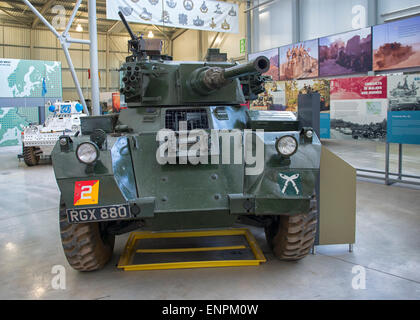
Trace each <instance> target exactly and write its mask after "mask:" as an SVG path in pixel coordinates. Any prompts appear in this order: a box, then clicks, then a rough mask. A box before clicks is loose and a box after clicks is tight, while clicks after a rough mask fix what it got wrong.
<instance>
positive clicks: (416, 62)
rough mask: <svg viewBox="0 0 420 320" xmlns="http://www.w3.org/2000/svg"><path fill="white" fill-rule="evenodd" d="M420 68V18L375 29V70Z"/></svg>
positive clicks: (381, 25) (400, 21)
mask: <svg viewBox="0 0 420 320" xmlns="http://www.w3.org/2000/svg"><path fill="white" fill-rule="evenodd" d="M418 66H420V16H417V17H413V18H408V19H404V20H398V21H394V22H390V23H385V24H380V25H377V26H374V27H373V70H375V71H380V70H390V69H403V68H411V67H418Z"/></svg>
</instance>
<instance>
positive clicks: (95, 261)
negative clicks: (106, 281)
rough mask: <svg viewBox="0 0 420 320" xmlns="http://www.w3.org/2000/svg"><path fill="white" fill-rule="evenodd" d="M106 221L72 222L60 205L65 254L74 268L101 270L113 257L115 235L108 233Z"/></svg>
mask: <svg viewBox="0 0 420 320" xmlns="http://www.w3.org/2000/svg"><path fill="white" fill-rule="evenodd" d="M105 225H106V223H104V222H91V223H79V224H70V223H69V222H68V220H67V215H66V212H65V208H64V207H63V206H61V207H60V233H61V242H62V244H63V249H64V254H65V256H66V258H67V261H68V262H69V264H70V266H71V267H72V268H73V269H76V270H79V271H94V270H99V269H101V268H103V267H104V266H105V264H106V263H107V262H108V261H109V260H110V259H111V256H112V251H113V249H114V242H115V236H113V235H109V234H106V232H105V230H104V227H105Z"/></svg>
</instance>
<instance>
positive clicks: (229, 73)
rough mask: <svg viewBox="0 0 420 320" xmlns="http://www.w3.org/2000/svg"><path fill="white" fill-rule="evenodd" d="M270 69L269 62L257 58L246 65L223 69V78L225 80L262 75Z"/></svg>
mask: <svg viewBox="0 0 420 320" xmlns="http://www.w3.org/2000/svg"><path fill="white" fill-rule="evenodd" d="M268 69H270V60H268V59H267V58H266V57H264V56H259V57H258V58H255V59H254V60H251V61H249V62H248V63H244V64H240V65H237V66H234V67H231V68H227V69H225V72H224V78H225V79H226V80H231V79H235V78H238V77H244V76H247V75H250V74H256V73H260V74H263V73H265V72H267V71H268Z"/></svg>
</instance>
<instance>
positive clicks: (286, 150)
mask: <svg viewBox="0 0 420 320" xmlns="http://www.w3.org/2000/svg"><path fill="white" fill-rule="evenodd" d="M297 148H298V142H297V140H296V138H294V137H292V136H284V137H281V138H280V139H277V141H276V150H277V152H278V153H279V154H281V155H282V156H284V157H290V156H292V155H293V154H295V153H296V151H297Z"/></svg>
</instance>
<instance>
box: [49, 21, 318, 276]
mask: <svg viewBox="0 0 420 320" xmlns="http://www.w3.org/2000/svg"><path fill="white" fill-rule="evenodd" d="M120 15H121V14H120ZM122 20H123V21H124V23H125V24H126V26H127V28H128V30H129V31H130V35H131V37H132V40H130V41H129V44H130V48H131V50H132V52H133V55H132V56H130V57H128V58H127V62H126V63H125V64H124V65H123V67H122V69H123V71H124V79H123V82H124V84H125V85H124V87H123V88H122V89H121V92H122V93H123V94H124V95H125V97H126V102H127V103H128V109H126V110H122V111H121V113H120V114H118V115H106V116H94V117H86V118H84V119H82V125H81V126H82V134H81V135H79V136H78V137H69V136H62V137H61V138H60V140H59V143H57V144H56V146H55V149H54V151H53V155H52V157H53V166H54V171H55V176H56V179H57V183H58V186H59V188H60V191H61V200H60V213H59V214H60V228H61V238H62V244H63V247H64V252H65V255H66V257H67V260H68V262H69V263H70V265H71V266H72V267H73V268H74V269H77V270H81V271H91V270H96V269H100V268H101V267H103V266H104V265H105V264H106V262H107V261H108V260H109V259H110V257H111V255H112V251H113V246H114V240H115V235H119V234H123V233H127V232H130V231H133V230H135V229H139V228H142V229H145V230H155V231H158V230H185V229H199V228H222V227H230V226H232V225H233V224H234V223H235V222H236V221H238V219H241V220H242V221H245V222H251V223H253V224H254V225H259V226H261V227H264V228H265V232H266V238H267V241H268V243H269V245H270V246H271V248H272V249H273V252H274V253H275V255H276V256H277V257H278V258H280V259H284V260H298V259H301V258H303V257H304V256H306V255H307V254H308V252H309V251H310V249H311V247H312V244H313V242H314V237H315V233H316V223H317V210H316V200H314V199H315V197H314V188H315V181H316V178H317V176H318V174H319V164H320V153H321V145H320V142H319V139H318V138H317V137H316V135H315V133H314V132H313V131H312V129H310V128H303V129H301V130H299V129H298V126H299V123H298V121H296V118H294V116H293V114H289V113H286V114H283V113H281V112H276V111H273V112H268V113H267V112H259V111H249V110H248V109H247V107H246V106H241V104H243V103H244V102H245V98H249V99H255V98H256V94H258V93H261V92H263V88H262V84H263V83H262V81H261V77H260V76H261V73H264V72H266V71H267V70H268V69H269V60H268V59H266V58H265V57H259V58H257V59H255V60H253V61H251V62H249V63H247V64H243V65H236V64H233V63H228V62H211V61H207V62H174V61H171V59H170V58H169V57H167V56H161V55H155V54H156V52H150V51H147V50H146V49H147V48H145V40H143V39H141V38H140V39H139V38H137V37H136V36H135V35H134V34H133V33H132V32H131V30H130V29H129V27H128V25H127V23H126V21H125V19H124V18H123V17H122ZM210 60H217V59H210ZM162 129H166V130H162ZM257 129H263V130H264V133H261V132H258V131H257ZM218 130H224V131H223V132H225V133H226V132H228V133H234V132H236V133H238V132H239V134H240V135H239V136H240V138H241V139H239V140H236V139H235V141H234V142H232V143H231V144H230V146H229V145H228V147H226V149H227V150H230V151H232V152H231V155H232V158H233V154H234V153H235V150H236V149H238V148H239V149H240V148H242V147H243V144H244V141H245V139H243V138H244V137H245V132H247V133H248V136H249V135H250V136H252V139H249V140H248V142H249V141H250V140H252V143H249V145H251V146H252V148H251V149H253V150H254V151H253V154H254V155H256V156H257V157H256V158H258V156H260V157H261V156H262V164H261V163H260V164H258V163H257V162H258V161H257V162H256V164H253V165H248V164H247V163H246V162H244V161H237V160H235V161H228V163H225V162H223V161H220V162H218V161H214V162H213V160H214V158H216V160H220V158H221V157H222V155H224V152H225V151H226V150H224V149H223V148H224V144H225V141H223V142H221V143H220V144H217V143H215V140H219V139H221V137H220V136H218V134H217V132H222V131H218ZM193 131H194V132H197V131H198V132H201V133H203V132H205V133H208V135H209V136H208V137H207V140H206V138H205V135H203V134H202V135H198V138H197V136H192V137H191V135H189V133H192V132H193ZM162 132H163V133H162ZM170 132H172V133H173V135H171V134H169V133H170ZM214 132H216V133H214ZM165 134H166V138H165V139H166V140H165V139H163V140H161V139H160V138H159V137H160V136H162V135H163V136H165ZM200 139H203V140H202V141H206V143H205V144H204V145H207V146H208V145H210V140H211V145H212V146H211V148H210V147H209V149H211V150H212V152H211V155H206V154H205V152H204V151H203V150H202V149H201V148H200V149H199V152H200V153H201V152H203V155H204V158H205V159H208V160H209V161H208V163H207V164H205V163H206V161H203V163H198V164H196V163H194V164H193V163H191V162H192V161H191V160H190V162H188V161H187V160H188V159H189V158H188V159H186V157H185V155H186V154H187V153H189V152H190V151H191V150H193V146H194V144H195V143H198V142H197V141H198V140H200ZM170 140H171V141H173V140H175V142H178V144H179V148H178V149H177V150H175V151H174V150H172V149H171V147H169V148H167V149H166V151H164V152H163V153H160V151H162V149H163V150H165V148H162V146H163V145H165V144H168V145H169V141H170ZM232 140H234V139H232ZM207 143H208V144H207ZM228 143H229V140H228ZM175 144H176V143H175ZM182 145H183V146H184V147H185V145H187V147H188V151H186V149H184V150H181V149H182ZM202 145H203V144H202ZM214 145H218V147H217V148H215V147H214ZM258 146H260V147H262V148H260V149H258ZM244 149H245V148H244ZM255 149H256V151H257V154H255ZM241 150H242V149H241ZM196 151H197V150H196ZM196 151H195V153H196V154H198V153H197V152H196ZM165 152H166V153H165ZM169 153H171V155H172V158H171V157H169V158H168V159H169V163H165V162H164V161H163V162H162V161H161V160H162V158H160V156H158V155H164V154H169ZM206 157H207V158H206ZM210 158H211V159H210ZM193 159H194V158H193ZM171 160H175V164H173V163H174V161H171ZM210 160H211V161H210ZM257 165H258V166H259V167H260V168H261V169H259V170H254V172H248V171H249V170H250V171H252V169H255V168H256V167H257Z"/></svg>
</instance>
